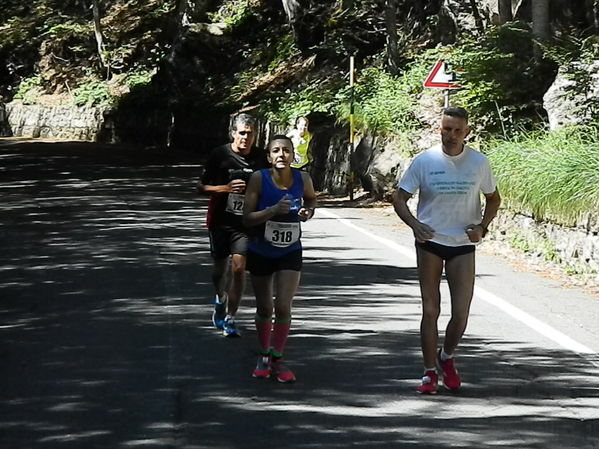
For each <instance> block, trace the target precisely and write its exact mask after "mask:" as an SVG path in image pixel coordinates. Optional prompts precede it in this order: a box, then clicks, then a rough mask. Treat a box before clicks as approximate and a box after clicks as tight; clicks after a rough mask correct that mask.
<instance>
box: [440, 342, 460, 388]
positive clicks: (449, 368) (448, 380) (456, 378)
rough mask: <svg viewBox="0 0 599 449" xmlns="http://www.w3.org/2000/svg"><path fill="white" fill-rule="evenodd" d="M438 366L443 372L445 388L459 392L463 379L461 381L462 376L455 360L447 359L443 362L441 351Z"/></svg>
mask: <svg viewBox="0 0 599 449" xmlns="http://www.w3.org/2000/svg"><path fill="white" fill-rule="evenodd" d="M437 365H439V369H440V370H441V375H442V376H443V385H445V388H447V389H448V390H452V391H455V390H458V389H459V388H460V386H461V385H462V379H460V375H459V374H458V370H457V369H456V367H455V364H454V362H453V359H447V360H445V361H443V360H441V351H439V356H438V357H437Z"/></svg>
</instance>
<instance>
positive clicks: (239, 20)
mask: <svg viewBox="0 0 599 449" xmlns="http://www.w3.org/2000/svg"><path fill="white" fill-rule="evenodd" d="M258 6H260V2H259V0H228V1H225V2H223V4H222V5H221V7H220V8H219V9H218V11H216V12H215V13H212V14H209V15H208V17H209V18H210V20H211V21H212V22H223V23H225V24H226V25H227V26H228V27H229V28H236V27H238V26H241V25H243V24H244V23H245V22H246V21H247V20H248V19H249V18H250V17H251V16H252V15H253V14H254V9H255V8H257V7H258Z"/></svg>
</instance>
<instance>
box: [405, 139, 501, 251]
mask: <svg viewBox="0 0 599 449" xmlns="http://www.w3.org/2000/svg"><path fill="white" fill-rule="evenodd" d="M398 186H399V187H400V188H401V189H403V190H405V191H406V192H409V193H411V194H414V193H416V191H417V190H419V191H420V193H419V198H418V209H417V218H418V220H419V221H420V222H422V223H425V224H427V225H429V226H430V227H431V228H433V229H434V231H435V236H434V237H433V238H432V240H431V241H433V242H436V243H439V244H441V245H446V246H461V245H472V244H473V243H472V242H471V241H470V240H469V239H468V235H467V234H466V231H465V228H466V226H468V225H469V224H477V223H480V221H481V219H482V211H481V202H480V192H482V193H485V194H491V193H493V192H495V189H496V187H497V183H496V181H495V178H494V177H493V173H492V172H491V166H490V165H489V160H488V159H487V157H486V156H485V155H483V154H481V153H479V152H478V151H475V150H473V149H472V148H470V147H468V146H466V145H465V146H464V151H462V152H461V153H460V154H458V155H457V156H449V155H447V154H445V153H444V152H443V149H442V148H441V145H438V146H436V147H433V148H431V149H429V150H427V151H425V152H424V153H422V154H420V155H418V156H416V157H415V158H414V160H413V161H412V164H411V165H410V167H409V168H408V169H407V170H406V172H405V173H404V175H403V176H402V178H401V180H400V181H399V184H398Z"/></svg>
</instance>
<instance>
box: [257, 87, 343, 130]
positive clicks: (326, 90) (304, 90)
mask: <svg viewBox="0 0 599 449" xmlns="http://www.w3.org/2000/svg"><path fill="white" fill-rule="evenodd" d="M337 93H338V85H337V84H336V83H335V82H333V81H331V80H329V79H322V80H313V81H312V82H309V83H306V84H305V85H302V86H300V89H298V90H295V91H291V90H288V91H285V92H278V93H276V94H274V95H271V96H270V97H269V98H268V100H267V101H266V102H265V103H264V104H263V105H262V111H263V113H264V114H265V115H266V117H267V118H268V119H269V120H271V121H273V122H275V123H278V124H280V125H286V124H289V123H292V122H293V120H294V119H295V118H296V117H298V116H300V115H308V114H310V113H314V112H322V113H325V114H328V115H332V114H333V110H334V108H335V106H336V104H337V101H338V100H337V98H336V95H337Z"/></svg>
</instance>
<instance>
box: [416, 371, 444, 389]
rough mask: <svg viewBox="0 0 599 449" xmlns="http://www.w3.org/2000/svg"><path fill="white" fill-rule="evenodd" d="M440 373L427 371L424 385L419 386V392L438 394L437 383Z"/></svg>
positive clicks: (423, 379)
mask: <svg viewBox="0 0 599 449" xmlns="http://www.w3.org/2000/svg"><path fill="white" fill-rule="evenodd" d="M438 382H439V375H438V374H437V373H436V372H435V371H432V370H431V371H427V372H426V373H424V377H423V378H422V385H420V386H419V387H418V393H421V394H437V383H438Z"/></svg>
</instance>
